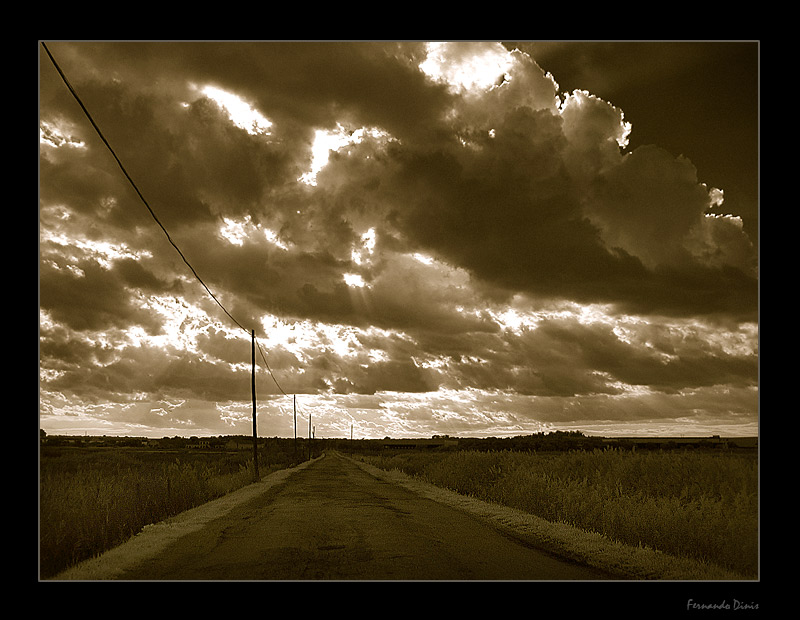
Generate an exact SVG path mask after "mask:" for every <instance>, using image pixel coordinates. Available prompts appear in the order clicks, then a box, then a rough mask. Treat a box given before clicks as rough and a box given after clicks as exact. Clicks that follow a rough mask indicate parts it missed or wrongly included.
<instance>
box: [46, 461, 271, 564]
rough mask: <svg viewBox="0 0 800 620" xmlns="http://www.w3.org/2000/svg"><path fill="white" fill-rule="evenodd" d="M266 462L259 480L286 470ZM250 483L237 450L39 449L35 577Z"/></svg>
mask: <svg viewBox="0 0 800 620" xmlns="http://www.w3.org/2000/svg"><path fill="white" fill-rule="evenodd" d="M265 465H266V464H265ZM265 465H261V466H260V471H259V473H260V474H261V475H263V474H265V473H268V472H269V471H270V470H275V469H278V468H280V467H285V466H286V464H285V463H284V464H282V465H281V464H276V463H273V464H271V465H266V467H265ZM251 482H253V463H252V457H248V455H245V454H243V453H228V454H226V453H221V454H213V455H212V454H187V453H183V454H181V453H158V452H143V451H136V450H124V449H122V450H117V449H112V450H89V449H77V450H75V449H72V450H71V449H55V450H53V449H47V450H43V452H42V455H41V459H40V496H39V508H40V522H39V535H40V538H39V541H40V543H39V544H40V550H39V551H40V576H41V577H42V578H45V579H46V578H48V577H52V576H54V575H55V574H57V573H58V572H60V571H62V570H64V569H66V568H68V567H69V566H71V565H73V564H75V563H77V562H80V561H82V560H84V559H87V558H90V557H93V556H95V555H98V554H100V553H102V552H104V551H107V550H108V549H111V548H112V547H114V546H116V545H118V544H120V543H122V542H124V541H125V540H127V539H128V538H130V537H131V536H133V535H135V534H136V533H138V532H139V531H140V530H141V529H142V528H143V527H144V526H145V525H148V524H150V523H155V522H158V521H161V520H163V519H166V518H168V517H170V516H173V515H175V514H178V513H180V512H182V511H184V510H188V509H189V508H192V507H194V506H198V505H200V504H203V503H205V502H208V501H210V500H213V499H215V498H217V497H221V496H222V495H225V494H226V493H229V492H231V491H233V490H236V489H238V488H241V487H243V486H245V485H247V484H250V483H251Z"/></svg>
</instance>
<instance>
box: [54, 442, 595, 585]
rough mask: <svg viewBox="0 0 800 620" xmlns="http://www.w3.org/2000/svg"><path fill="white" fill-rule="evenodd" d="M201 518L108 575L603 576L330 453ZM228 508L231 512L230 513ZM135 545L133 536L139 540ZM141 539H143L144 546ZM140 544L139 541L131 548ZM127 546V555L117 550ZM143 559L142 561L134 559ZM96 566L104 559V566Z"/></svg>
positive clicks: (271, 577)
mask: <svg viewBox="0 0 800 620" xmlns="http://www.w3.org/2000/svg"><path fill="white" fill-rule="evenodd" d="M253 487H254V489H256V490H258V492H255V491H253V492H251V495H252V496H251V497H248V498H247V499H246V501H240V502H239V503H238V504H236V505H231V506H229V507H228V508H225V509H224V510H221V509H220V515H219V516H214V517H213V518H212V517H208V518H206V519H205V520H204V521H203V522H202V523H200V522H199V521H197V519H195V521H196V522H195V525H194V526H193V527H192V526H187V525H184V527H183V530H181V531H178V530H180V527H179V526H178V525H177V524H176V525H174V526H173V527H172V529H171V530H170V531H171V532H172V535H171V536H172V538H171V539H170V540H169V542H168V543H164V544H161V545H160V546H159V545H154V544H150V551H149V552H146V551H142V550H139V551H138V552H135V553H132V554H129V555H131V557H133V558H134V559H131V560H130V561H126V562H124V563H122V564H120V563H119V562H117V565H116V568H115V569H114V570H113V571H110V572H109V571H107V572H106V574H105V575H104V574H102V571H101V572H98V570H99V569H96V570H95V572H94V573H91V572H86V571H84V572H83V573H81V572H79V571H78V572H73V573H72V574H71V575H70V576H69V577H68V578H73V579H74V578H78V579H81V578H89V579H93V578H113V579H123V580H142V579H144V580H599V579H607V578H609V577H608V576H606V575H604V574H603V573H601V572H600V571H598V570H596V569H593V568H589V567H585V566H581V565H577V564H574V563H570V562H566V561H563V560H560V559H558V558H555V557H553V556H551V555H548V554H546V553H544V552H542V551H538V550H536V549H533V548H531V547H529V546H526V545H525V544H523V543H521V542H519V541H517V540H515V539H513V538H511V537H509V536H507V535H505V534H502V533H500V532H499V531H498V530H497V529H495V528H493V527H491V526H489V525H487V524H486V523H485V522H484V521H483V520H481V519H478V518H476V517H475V516H472V515H470V514H468V513H466V512H464V511H462V510H459V509H456V508H453V507H450V506H447V505H444V504H442V503H439V502H437V501H433V500H431V499H428V498H425V497H422V496H420V495H419V494H416V493H413V492H411V491H409V490H408V489H406V488H403V487H402V486H400V485H398V484H394V483H393V482H390V481H387V480H383V479H380V478H378V477H375V476H373V475H371V474H370V473H368V471H366V470H365V469H364V468H363V467H360V466H359V465H358V464H356V463H354V462H352V461H351V460H349V459H347V458H344V457H342V456H340V455H337V454H328V455H326V456H324V457H322V458H320V459H318V460H316V461H313V462H311V463H309V464H307V466H305V467H302V468H298V469H297V470H295V471H294V472H293V473H291V474H287V475H286V476H285V477H284V478H283V479H281V480H280V481H279V482H278V483H275V484H272V485H270V486H265V487H264V488H263V490H262V489H257V485H253ZM223 513H224V514H223ZM134 542H135V539H134V541H131V543H130V544H131V545H133V544H134ZM142 544H143V543H141V544H140V545H139V546H140V547H142ZM131 548H132V549H133V547H131ZM118 553H121V552H118ZM134 560H135V561H134ZM95 566H96V567H97V566H98V565H97V564H96V563H95Z"/></svg>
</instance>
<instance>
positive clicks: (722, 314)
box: [40, 42, 757, 419]
mask: <svg viewBox="0 0 800 620" xmlns="http://www.w3.org/2000/svg"><path fill="white" fill-rule="evenodd" d="M49 47H50V48H51V50H52V51H53V53H54V55H55V57H56V58H57V59H58V60H59V62H60V63H61V64H62V67H63V68H64V69H65V71H66V73H67V75H68V76H69V78H70V80H71V82H72V84H73V85H74V86H75V87H76V89H77V91H78V92H79V93H80V95H81V96H82V98H83V99H84V101H85V103H86V105H87V107H88V108H89V110H90V111H91V113H92V115H93V117H94V118H95V120H96V121H97V122H98V124H99V125H100V127H102V129H103V133H104V134H105V135H106V137H107V138H108V139H109V141H110V143H111V144H112V145H113V146H114V148H115V151H116V152H117V154H118V155H119V156H120V158H121V159H122V161H123V162H124V164H125V167H126V169H127V170H128V172H129V173H130V174H131V175H132V178H134V179H135V180H136V183H137V186H138V187H139V189H140V190H141V191H142V192H143V194H144V196H145V197H146V198H147V200H148V202H149V204H150V205H151V206H152V207H153V209H154V210H155V212H156V213H157V214H158V217H159V219H160V220H161V221H162V222H163V223H164V224H165V225H166V227H167V228H168V230H169V232H170V234H171V235H172V238H173V239H174V240H175V241H176V242H177V243H178V245H179V246H180V247H181V250H182V252H184V254H185V256H186V257H187V258H188V259H189V261H190V262H191V264H192V266H193V267H194V268H196V269H197V272H198V273H199V274H201V276H202V278H203V280H204V281H205V282H206V283H207V284H208V285H210V287H211V289H212V290H213V291H214V292H215V294H216V295H218V298H219V299H220V300H222V301H223V303H224V305H225V306H226V308H227V309H229V310H230V311H231V312H232V314H233V315H234V316H235V317H238V319H239V320H240V322H241V323H242V324H243V325H245V326H246V327H247V328H250V327H253V328H256V329H258V330H259V332H261V329H260V327H261V323H260V321H262V320H264V317H265V316H266V317H278V318H280V319H281V320H285V321H286V322H289V323H298V324H299V323H304V329H306V330H308V332H309V333H313V339H312V343H313V344H308V343H306V344H301V343H299V340H300V339H299V337H298V340H297V342H294V341H292V340H291V339H289V340H287V341H280V340H278V339H276V341H275V342H274V343H273V345H272V346H270V348H269V359H270V365H271V366H272V368H273V369H274V370H275V371H276V373H277V374H278V376H279V377H280V380H281V386H282V388H283V389H284V390H286V391H287V392H288V393H303V392H304V391H305V392H333V393H340V394H348V395H351V394H352V395H356V394H359V393H362V394H368V395H371V394H377V393H380V392H407V393H412V394H416V393H424V392H428V391H435V390H437V389H439V388H443V389H444V388H446V389H454V390H456V389H461V390H467V389H469V390H471V389H485V390H497V389H500V390H509V391H516V392H517V393H521V394H524V395H528V396H535V397H540V398H545V399H553V401H552V402H553V403H555V402H556V399H558V398H560V397H563V396H586V397H592V398H596V399H600V398H601V397H606V398H609V399H612V398H616V397H617V396H620V395H623V394H624V392H625V390H626V389H629V387H630V386H636V387H641V388H644V389H646V390H651V391H653V392H663V393H665V394H675V393H677V392H679V391H681V390H684V389H689V388H692V387H697V386H709V387H710V386H716V385H721V384H731V385H742V386H752V385H753V384H754V383H755V381H756V374H757V372H756V369H755V361H754V360H755V359H756V357H757V354H755V353H754V352H753V351H752V350H747V349H746V348H745V349H743V352H741V353H739V352H736V353H734V352H732V351H731V350H728V349H725V348H724V347H722V346H721V345H720V346H717V345H714V346H712V345H710V344H709V343H708V341H707V336H708V334H710V333H713V331H714V329H715V328H714V327H713V325H719V326H725V330H728V331H729V332H735V330H736V329H737V321H741V320H745V321H753V320H755V313H756V309H757V280H756V277H755V273H756V271H755V270H756V263H755V248H754V245H753V244H752V242H751V240H750V239H749V238H748V237H747V234H746V233H747V230H748V229H751V225H750V224H749V223H748V222H745V225H744V227H743V226H742V223H741V220H737V219H735V218H726V217H719V218H711V217H708V215H709V214H710V213H727V211H726V210H725V208H724V206H721V205H724V204H725V203H724V202H722V203H720V201H719V194H718V193H716V191H715V190H714V189H713V186H709V185H708V184H707V183H708V180H707V178H706V177H705V176H703V174H701V171H700V170H699V169H698V168H697V167H696V165H695V164H694V163H693V161H692V159H691V156H687V157H680V156H676V155H674V154H673V152H672V151H671V150H667V149H664V148H661V147H659V146H651V145H637V146H636V147H635V148H626V147H624V146H623V145H624V142H625V139H626V137H627V133H626V126H625V124H624V121H626V120H629V118H628V115H627V113H626V112H623V109H622V107H616V103H617V102H615V101H612V102H611V103H609V102H608V101H607V100H604V99H603V98H600V96H593V95H590V94H589V93H573V94H571V95H569V96H566V92H565V91H564V89H563V88H562V90H561V91H560V90H559V88H558V84H557V82H558V81H559V76H558V75H555V76H554V77H551V76H548V75H547V74H546V72H545V71H544V70H543V68H546V64H545V63H544V62H539V64H537V62H536V61H534V59H532V58H530V57H529V56H527V55H525V54H522V53H519V52H517V53H514V54H513V55H512V56H511V58H512V59H513V63H512V64H511V65H509V66H510V69H509V70H508V71H507V73H504V74H502V75H498V76H496V80H495V87H494V88H492V89H490V90H472V91H458V90H456V89H454V88H451V86H450V85H448V84H446V83H444V82H441V81H437V80H436V79H434V78H432V77H429V76H427V75H425V73H424V72H423V71H422V70H420V68H419V64H420V62H421V61H423V60H424V59H425V57H426V51H425V46H424V44H423V43H408V44H400V43H390V42H386V43H383V42H381V43H363V44H361V43H354V44H349V43H348V44H335V43H244V44H240V43H53V44H51V45H49ZM534 49H535V48H534ZM487 50H488V51H490V52H491V53H497V52H498V47H490V46H488V45H484V44H470V45H462V46H455V47H451V48H449V49H444V50H443V51H442V52H441V53H443V54H449V55H450V58H449V60H450V61H453V62H455V61H458V60H464V59H468V60H473V59H474V58H476V57H479V56H480V54H482V53H484V52H485V51H487ZM611 77H612V78H613V76H611ZM642 79H644V78H642ZM618 84H619V82H616V81H615V82H614V86H615V88H618ZM208 85H211V86H215V87H217V88H221V89H224V90H226V91H229V92H231V93H235V94H236V95H238V96H240V97H242V98H243V99H244V100H245V101H247V102H248V103H249V104H250V105H252V106H253V107H254V108H256V109H257V110H258V111H259V112H260V113H261V114H262V115H263V116H265V117H266V118H267V119H269V121H271V122H272V125H270V127H269V130H268V133H266V134H257V135H254V134H251V133H248V131H246V130H245V129H243V128H241V127H238V126H236V125H234V124H233V123H232V122H231V120H230V118H229V116H228V114H227V112H226V111H225V110H223V109H222V107H220V105H219V104H218V103H216V102H215V101H213V100H212V98H211V97H210V96H206V95H204V94H203V92H202V88H203V87H205V86H208ZM580 86H581V85H580V84H575V87H580ZM615 92H619V91H615ZM40 96H41V106H40V107H41V119H42V125H43V128H42V141H43V146H42V148H41V157H40V204H41V208H40V222H41V231H42V235H41V244H40V251H41V252H40V254H41V261H40V302H41V307H42V310H43V312H44V313H45V315H46V319H47V320H46V321H45V323H44V327H43V329H42V338H41V342H42V359H43V367H46V368H48V369H49V370H52V371H53V375H54V378H53V379H52V380H51V381H49V382H48V387H49V388H50V389H53V390H62V391H63V392H64V393H67V392H68V391H69V388H70V386H82V388H81V387H78V388H77V389H78V390H79V391H80V390H81V389H83V390H84V392H85V393H86V394H91V395H92V397H94V396H95V395H97V398H98V399H99V398H100V396H99V395H100V394H101V393H102V391H103V390H104V389H107V390H108V391H109V392H114V393H116V394H118V395H120V396H119V397H120V398H123V397H122V395H123V394H125V393H127V392H130V393H149V394H154V395H157V396H158V397H159V398H161V397H163V398H169V397H170V395H178V397H180V398H189V397H190V396H191V395H192V389H193V387H197V386H198V385H199V383H202V384H203V385H202V388H200V387H197V390H200V389H202V391H203V394H202V397H204V398H206V399H209V400H219V401H227V400H235V399H236V398H238V396H236V395H237V394H238V395H241V393H247V392H248V386H247V381H246V376H245V375H246V374H247V373H246V372H245V371H244V368H245V367H246V366H247V364H248V363H249V349H248V347H242V342H243V341H241V340H237V339H235V338H231V335H230V333H226V332H224V331H222V330H220V329H217V328H216V327H215V328H204V329H199V330H198V331H196V332H191V334H192V341H193V343H194V344H195V346H196V349H195V350H193V351H191V354H190V353H189V352H187V351H185V350H183V349H181V348H180V346H177V345H175V344H174V343H172V344H169V345H164V346H163V348H162V347H161V346H160V345H154V344H151V345H147V344H144V345H141V346H137V347H135V348H134V347H131V346H130V343H126V344H127V345H128V348H127V349H125V352H124V355H118V354H116V353H115V352H114V346H115V345H116V344H122V343H124V342H125V337H124V333H123V332H124V330H126V329H127V328H129V327H132V326H137V327H140V328H142V330H143V331H144V332H145V333H147V334H150V335H159V334H161V335H163V334H165V333H166V332H167V331H169V330H168V329H167V327H166V325H165V320H166V319H165V318H164V317H163V316H161V315H160V314H158V313H155V312H154V311H153V309H152V308H153V306H152V305H148V304H153V303H155V302H154V301H153V300H154V299H161V298H164V299H174V300H175V302H176V304H180V305H181V307H182V308H184V309H185V308H188V307H191V306H194V305H196V306H197V307H198V308H202V309H203V310H204V311H205V312H207V313H208V314H209V315H210V316H211V317H213V318H214V319H217V320H219V321H220V322H222V323H223V324H227V318H226V317H225V316H224V314H223V312H222V311H221V309H220V308H219V307H217V306H216V305H215V304H214V303H212V302H211V300H210V299H208V298H207V297H206V296H205V294H204V292H203V291H202V290H201V289H200V288H199V287H197V286H196V283H195V282H193V281H192V278H191V275H190V273H189V272H188V271H187V268H186V265H184V264H183V263H182V261H181V259H180V257H179V256H178V255H177V253H176V252H175V251H174V248H172V247H170V245H169V244H168V242H167V241H166V239H165V237H164V235H163V234H162V231H160V230H159V229H158V228H157V227H156V226H155V224H154V222H153V220H152V218H151V217H150V215H149V214H148V213H147V211H146V209H145V208H144V206H143V205H142V204H141V201H140V200H139V198H138V197H137V196H136V194H135V193H134V192H133V190H132V188H131V187H130V185H129V184H128V182H127V181H126V180H125V179H124V177H123V176H122V174H121V172H120V170H119V168H118V167H117V165H116V163H115V162H114V161H113V159H112V158H111V156H110V155H109V153H108V151H107V150H106V149H105V147H104V146H103V145H102V144H101V143H100V141H99V139H98V138H97V136H96V135H95V134H94V132H93V130H92V129H91V127H90V126H89V125H88V124H87V122H86V119H85V118H84V117H83V113H82V112H81V111H80V109H79V108H78V107H77V105H76V104H75V102H74V101H73V100H72V99H71V98H70V96H69V93H68V92H67V91H66V89H65V88H64V85H63V84H62V83H61V82H60V80H59V78H58V76H57V75H56V74H55V72H54V70H53V68H52V66H50V65H49V60H47V59H46V58H43V59H42V67H41V92H40ZM612 103H613V104H614V105H612ZM620 106H621V104H620ZM630 120H632V121H633V122H634V126H633V131H632V134H631V135H636V131H637V128H636V123H635V119H630ZM337 127H341V128H342V130H343V131H344V132H345V133H350V135H351V137H352V138H354V140H355V136H356V135H357V134H356V133H355V132H356V130H359V129H360V128H363V127H366V128H374V129H376V130H379V132H380V133H376V134H369V135H366V134H365V135H364V136H361V137H360V141H354V142H353V143H350V144H348V145H347V146H344V147H342V148H341V149H339V150H338V151H336V152H332V153H331V154H330V160H329V163H328V164H327V166H325V168H323V169H322V170H321V171H320V172H319V173H318V175H317V183H316V185H307V184H305V183H302V182H299V181H298V179H299V177H300V176H301V175H303V174H304V173H306V172H308V171H309V169H310V166H311V162H312V151H311V147H312V144H313V141H314V138H315V132H316V131H317V130H321V129H324V130H335V129H337ZM722 189H723V190H724V189H726V188H725V187H724V186H723V187H722ZM227 227H230V229H231V231H234V232H235V233H236V234H239V235H240V236H239V237H238V238H235V239H234V238H233V236H234V235H233V233H231V235H229V234H228V232H226V230H227ZM365 235H368V236H369V241H367V240H365V239H366V237H365ZM368 242H369V244H371V245H369V246H367V243H368ZM103 244H105V245H103ZM106 246H108V247H106ZM415 253H418V254H417V255H415ZM346 275H347V276H351V275H352V276H353V277H355V276H358V277H360V278H361V280H360V281H359V280H355V282H356V283H355V284H353V283H352V282H351V283H350V284H349V285H348V282H347V281H346V280H345V276H346ZM512 303H513V304H516V307H517V309H519V310H520V312H521V313H523V314H525V313H528V312H541V317H548V316H552V315H551V314H548V312H556V311H561V310H563V309H564V308H567V307H568V308H571V310H570V311H571V312H574V308H575V306H569V305H568V304H575V303H578V304H603V311H604V312H605V313H607V314H606V316H605V319H604V320H605V322H600V323H591V324H588V325H587V324H583V323H581V322H580V321H578V320H576V319H575V318H574V314H573V318H572V319H552V318H550V319H548V318H541V317H540V319H539V320H538V323H537V326H536V329H530V330H526V329H521V330H511V329H507V328H506V326H505V325H504V324H503V322H502V321H501V320H500V319H498V318H497V315H498V314H499V313H500V312H501V311H502V310H503V309H504V308H505V307H507V306H506V304H512ZM625 314H629V315H635V314H641V315H645V316H648V317H649V318H650V319H651V320H652V321H653V322H654V325H657V326H658V327H654V328H653V329H654V330H655V331H654V332H652V333H649V334H648V335H647V337H645V335H644V331H645V330H644V327H642V326H641V325H638V326H637V328H636V331H635V333H636V337H634V338H633V339H631V340H627V341H626V340H623V339H621V337H620V336H619V334H618V333H617V332H615V331H614V330H613V328H612V327H611V326H610V323H609V322H608V321H610V320H611V318H610V317H615V316H616V317H622V316H624V315H625ZM693 317H700V318H699V319H698V320H702V321H703V326H704V327H703V328H702V329H699V331H698V332H697V334H696V335H695V336H692V335H691V333H692V332H691V329H690V328H688V327H687V325H688V323H686V322H685V321H688V320H689V318H693ZM713 321H717V323H713ZM726 321H727V322H726ZM189 323H190V321H189V320H188V319H187V320H186V322H185V324H182V325H181V326H180V329H181V330H184V329H185V330H187V331H186V332H183V331H182V332H181V333H187V334H188V333H189V332H188V329H189V328H188V327H186V325H189ZM321 324H327V325H329V326H333V328H334V329H335V330H339V332H340V333H339V336H342V334H344V333H345V331H346V333H347V337H348V338H349V340H348V343H349V344H348V347H350V348H349V349H348V348H347V347H345V346H343V344H342V341H338V340H336V338H337V337H336V336H333V335H331V334H330V333H327V332H325V331H324V330H323V329H322V327H321ZM314 330H316V332H314ZM267 331H268V330H267ZM103 333H105V335H104V336H103V335H102V334H103ZM265 337H269V334H268V333H267V334H265ZM743 337H744V336H743ZM104 338H105V339H104ZM342 338H344V336H342ZM65 343H66V344H65ZM101 343H103V344H101ZM76 352H80V354H77V353H76ZM81 359H83V364H81ZM142 368H145V369H147V372H146V373H142V374H139V375H138V376H137V373H136V372H135V371H136V369H142ZM262 383H263V385H262V384H260V385H259V390H261V391H263V393H264V394H266V395H269V396H272V395H278V394H279V393H280V391H281V390H280V389H279V388H278V386H277V385H274V384H272V383H271V382H270V380H269V379H267V380H266V381H262ZM197 390H195V391H194V395H195V396H198V397H200V394H199V392H198V391H197ZM548 402H549V401H548ZM597 402H600V401H599V400H598V401H597ZM553 408H554V412H553V413H552V417H553V419H558V418H559V416H561V415H568V414H567V413H564V412H563V411H562V412H560V413H559V412H557V411H555V410H556V409H557V407H556V406H555V404H554V405H553ZM417 413H419V414H420V415H423V413H422V412H419V411H418V412H417ZM206 414H207V413H206ZM424 415H425V416H426V417H427V418H430V412H427V411H426V412H424ZM543 415H544V414H543ZM547 415H551V414H550V413H548V414H547ZM586 415H587V416H589V417H591V416H590V414H589V413H586ZM598 415H600V414H598ZM603 415H605V414H603ZM522 417H524V416H522ZM522 417H521V418H520V419H522ZM609 417H610V416H609Z"/></svg>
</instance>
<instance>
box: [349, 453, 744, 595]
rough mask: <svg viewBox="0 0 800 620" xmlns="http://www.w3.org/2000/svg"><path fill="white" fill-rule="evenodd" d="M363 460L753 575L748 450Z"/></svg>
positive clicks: (430, 455)
mask: <svg viewBox="0 0 800 620" xmlns="http://www.w3.org/2000/svg"><path fill="white" fill-rule="evenodd" d="M365 460H367V461H368V462H370V463H372V464H373V465H376V466H378V467H380V468H382V469H387V470H391V469H397V470H399V471H402V472H404V473H406V474H410V475H413V476H416V477H419V478H420V479H422V480H425V481H426V482H430V483H432V484H435V485H437V486H440V487H444V488H447V489H450V490H452V491H456V492H458V493H462V494H465V495H470V496H473V497H476V498H478V499H482V500H485V501H489V502H494V503H497V504H501V505H504V506H509V507H512V508H516V509H519V510H522V511H524V512H527V513H529V514H533V515H535V516H537V517H540V518H543V519H546V520H548V521H551V522H555V523H566V524H569V525H573V526H575V527H578V528H580V529H582V530H586V531H590V532H596V533H599V534H602V535H604V536H606V537H608V538H610V539H612V540H615V541H618V542H621V543H624V544H627V545H632V546H642V547H649V548H652V549H656V550H659V551H662V552H664V553H667V554H670V555H674V556H676V557H683V558H690V559H694V560H700V561H702V562H707V563H710V564H714V565H716V566H720V567H723V568H725V569H728V570H731V571H734V572H735V573H738V574H740V575H742V576H743V577H744V578H746V579H753V578H757V576H758V557H759V553H758V551H759V548H758V540H759V537H758V517H759V503H758V460H757V456H756V455H755V454H742V453H725V452H713V451H695V452H683V451H663V452H662V451H648V452H630V451H619V450H595V451H592V452H583V451H571V452H554V453H525V452H511V451H501V452H478V451H453V452H440V453H437V452H428V453H425V452H402V453H394V454H391V455H380V456H373V457H367V458H365Z"/></svg>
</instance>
